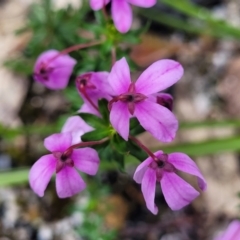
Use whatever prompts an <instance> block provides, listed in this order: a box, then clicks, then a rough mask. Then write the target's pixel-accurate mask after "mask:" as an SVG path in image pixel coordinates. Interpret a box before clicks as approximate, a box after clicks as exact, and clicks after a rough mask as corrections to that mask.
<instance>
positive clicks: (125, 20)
mask: <svg viewBox="0 0 240 240" xmlns="http://www.w3.org/2000/svg"><path fill="white" fill-rule="evenodd" d="M112 18H113V22H114V25H115V27H116V28H117V30H118V31H119V32H121V33H126V32H127V31H128V30H129V29H130V27H131V25H132V9H131V7H130V5H129V4H128V3H127V2H126V0H112Z"/></svg>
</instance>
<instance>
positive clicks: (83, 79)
mask: <svg viewBox="0 0 240 240" xmlns="http://www.w3.org/2000/svg"><path fill="white" fill-rule="evenodd" d="M108 75H109V73H108V72H88V73H85V74H83V75H80V76H78V77H77V78H76V87H77V90H78V92H79V94H80V96H81V97H82V98H83V100H84V104H83V105H82V107H81V108H80V110H79V112H86V113H91V114H95V115H98V116H99V112H98V110H97V109H96V108H94V107H93V105H95V106H96V107H97V106H98V100H99V99H102V98H105V99H107V100H110V99H111V94H112V89H111V87H110V85H109V83H108ZM90 101H91V102H92V103H91V102H90Z"/></svg>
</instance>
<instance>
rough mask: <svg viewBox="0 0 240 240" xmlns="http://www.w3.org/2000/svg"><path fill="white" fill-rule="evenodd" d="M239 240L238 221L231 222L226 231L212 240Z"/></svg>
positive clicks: (239, 224) (239, 229) (239, 226)
mask: <svg viewBox="0 0 240 240" xmlns="http://www.w3.org/2000/svg"><path fill="white" fill-rule="evenodd" d="M239 239H240V221H239V220H234V221H232V222H231V223H230V224H229V226H228V228H227V229H226V231H225V232H224V233H223V234H221V235H220V236H218V237H217V238H214V240H239Z"/></svg>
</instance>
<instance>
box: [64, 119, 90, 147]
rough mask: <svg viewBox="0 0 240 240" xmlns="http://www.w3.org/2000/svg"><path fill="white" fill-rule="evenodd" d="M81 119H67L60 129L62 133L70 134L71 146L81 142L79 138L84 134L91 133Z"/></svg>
mask: <svg viewBox="0 0 240 240" xmlns="http://www.w3.org/2000/svg"><path fill="white" fill-rule="evenodd" d="M93 130H94V128H92V127H91V126H89V125H88V124H87V123H86V122H85V121H84V120H83V119H82V118H81V117H79V116H73V117H69V118H68V119H67V121H66V122H65V124H64V125H63V127H62V131H61V132H62V133H66V132H70V133H71V134H72V145H73V144H76V143H79V142H81V136H82V135H83V134H84V133H87V132H91V131H93Z"/></svg>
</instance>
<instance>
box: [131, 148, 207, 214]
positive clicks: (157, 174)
mask: <svg viewBox="0 0 240 240" xmlns="http://www.w3.org/2000/svg"><path fill="white" fill-rule="evenodd" d="M154 156H156V158H155V159H153V158H151V157H149V158H147V159H146V160H145V161H143V162H142V163H141V164H140V165H139V166H138V167H137V169H136V171H135V174H134V177H133V179H134V180H135V181H136V182H137V183H140V184H142V186H141V187H142V192H143V196H144V199H145V201H146V205H147V208H148V209H149V210H150V211H151V212H152V213H153V214H157V212H158V208H157V206H156V205H155V203H154V198H155V188H156V182H159V183H160V185H161V188H162V192H163V195H164V198H165V200H166V202H167V204H168V205H169V207H170V208H171V209H172V210H179V209H181V208H182V207H185V206H186V205H188V204H189V203H190V202H191V201H193V200H194V199H195V198H196V197H197V196H198V195H199V192H198V191H196V190H195V189H194V188H193V187H192V186H191V185H190V184H188V183H187V182H185V181H184V180H183V179H182V178H180V177H179V176H178V175H177V174H176V171H177V170H180V171H183V172H186V173H189V174H192V175H194V176H196V177H197V179H198V186H199V188H200V189H201V190H202V191H204V190H206V188H207V184H206V181H205V179H204V177H203V176H202V174H201V172H200V171H199V169H198V167H197V165H196V164H195V162H194V161H193V160H192V159H191V158H189V157H188V156H187V155H186V154H184V153H171V154H164V153H163V152H162V151H157V152H155V153H154Z"/></svg>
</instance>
